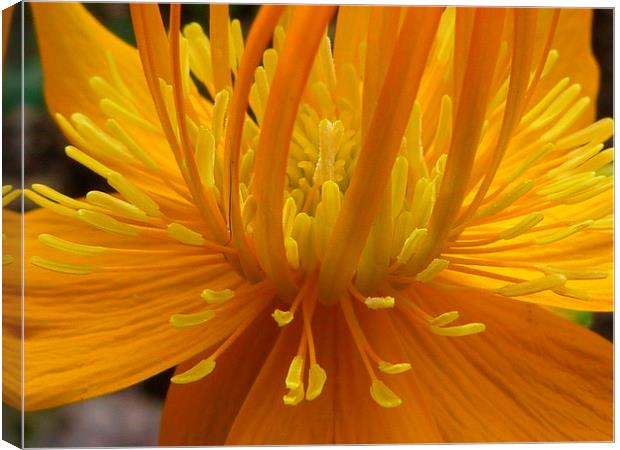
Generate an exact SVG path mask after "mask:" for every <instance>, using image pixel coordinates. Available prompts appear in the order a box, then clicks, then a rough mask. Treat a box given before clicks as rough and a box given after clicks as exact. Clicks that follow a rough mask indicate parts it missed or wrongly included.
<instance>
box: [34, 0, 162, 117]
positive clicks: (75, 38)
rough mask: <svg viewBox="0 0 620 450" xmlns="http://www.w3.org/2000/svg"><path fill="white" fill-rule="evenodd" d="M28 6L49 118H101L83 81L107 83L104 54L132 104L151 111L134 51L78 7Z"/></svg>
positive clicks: (47, 4)
mask: <svg viewBox="0 0 620 450" xmlns="http://www.w3.org/2000/svg"><path fill="white" fill-rule="evenodd" d="M31 7H32V11H33V16H34V22H35V26H36V32H37V43H38V46H39V53H40V55H41V64H42V66H43V74H44V83H45V99H46V102H47V107H48V108H49V110H50V112H51V113H52V114H54V113H57V112H58V113H61V114H63V115H64V116H69V115H71V114H72V113H74V112H81V113H82V114H86V115H88V116H90V117H91V118H93V119H102V118H103V114H102V112H101V111H100V109H99V102H98V101H97V99H96V97H95V96H94V95H93V91H92V89H91V87H90V85H89V79H90V78H91V77H93V76H95V75H98V76H102V77H104V78H106V79H108V80H111V79H112V72H111V71H110V68H109V66H108V62H107V55H106V53H108V52H109V53H110V54H111V56H112V58H113V59H114V61H115V63H116V65H117V67H118V71H119V73H120V74H121V76H122V77H123V81H124V82H125V84H126V85H127V88H128V89H129V91H130V92H131V94H132V95H133V96H135V97H136V101H137V102H140V104H141V105H142V106H144V107H147V108H149V109H151V110H152V108H153V103H152V101H151V99H150V95H149V94H148V90H147V85H146V80H145V79H144V75H143V72H142V66H141V64H140V58H139V57H138V51H137V50H136V49H135V48H133V47H132V46H130V45H129V44H127V43H125V42H123V41H122V40H121V39H120V38H118V37H117V36H115V35H114V34H113V33H111V32H110V31H108V30H107V29H106V28H105V27H104V26H102V25H101V24H100V23H99V22H98V21H97V20H96V19H95V18H94V17H93V16H92V15H91V14H90V13H89V12H88V11H87V10H86V8H85V7H84V6H82V5H80V4H78V3H37V4H33V5H31ZM153 116H154V115H153Z"/></svg>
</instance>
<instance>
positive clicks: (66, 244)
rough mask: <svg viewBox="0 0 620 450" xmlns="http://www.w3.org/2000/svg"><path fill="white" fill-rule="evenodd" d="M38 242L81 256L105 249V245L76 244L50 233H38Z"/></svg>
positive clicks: (97, 253) (99, 252) (96, 253)
mask: <svg viewBox="0 0 620 450" xmlns="http://www.w3.org/2000/svg"><path fill="white" fill-rule="evenodd" d="M39 242H41V243H42V244H44V245H47V246H48V247H51V248H54V249H56V250H60V251H62V252H66V253H73V254H75V255H81V256H94V255H100V254H101V253H103V252H105V250H106V249H105V247H99V246H95V245H84V244H76V243H75V242H70V241H66V240H64V239H60V238H58V237H56V236H52V235H51V234H45V233H44V234H40V235H39Z"/></svg>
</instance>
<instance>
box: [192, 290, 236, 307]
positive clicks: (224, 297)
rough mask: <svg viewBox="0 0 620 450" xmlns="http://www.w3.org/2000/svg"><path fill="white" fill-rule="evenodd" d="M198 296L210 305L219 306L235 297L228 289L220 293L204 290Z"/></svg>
mask: <svg viewBox="0 0 620 450" xmlns="http://www.w3.org/2000/svg"><path fill="white" fill-rule="evenodd" d="M200 296H201V297H202V298H203V300H205V301H206V302H207V303H209V304H210V305H219V304H221V303H225V302H227V301H228V300H230V299H231V298H233V297H234V296H235V293H234V292H233V291H231V290H230V289H224V290H222V291H214V290H212V289H204V290H203V291H202V294H200Z"/></svg>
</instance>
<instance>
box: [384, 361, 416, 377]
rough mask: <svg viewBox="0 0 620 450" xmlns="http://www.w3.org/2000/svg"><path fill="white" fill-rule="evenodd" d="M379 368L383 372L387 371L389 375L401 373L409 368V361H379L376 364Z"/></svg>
mask: <svg viewBox="0 0 620 450" xmlns="http://www.w3.org/2000/svg"><path fill="white" fill-rule="evenodd" d="M378 367H379V370H380V371H381V372H383V373H389V374H390V375H394V374H397V373H403V372H406V371H408V370H410V369H411V364H409V363H397V364H392V363H389V362H385V361H381V362H380V363H379V365H378Z"/></svg>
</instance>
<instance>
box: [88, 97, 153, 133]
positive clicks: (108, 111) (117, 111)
mask: <svg viewBox="0 0 620 450" xmlns="http://www.w3.org/2000/svg"><path fill="white" fill-rule="evenodd" d="M99 109H101V111H103V113H104V114H105V115H106V116H108V117H110V118H112V119H116V120H118V121H119V122H123V123H126V122H129V123H132V124H133V125H136V126H138V127H140V128H142V129H144V130H146V131H150V132H152V133H161V130H160V129H158V128H156V127H155V126H154V125H153V124H151V123H150V122H148V121H147V120H145V119H144V118H143V117H142V116H140V115H138V114H135V113H134V112H132V111H130V110H128V109H127V108H125V107H123V106H121V105H119V104H118V103H116V102H114V101H112V100H110V99H109V98H104V99H102V100H101V101H100V102H99Z"/></svg>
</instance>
